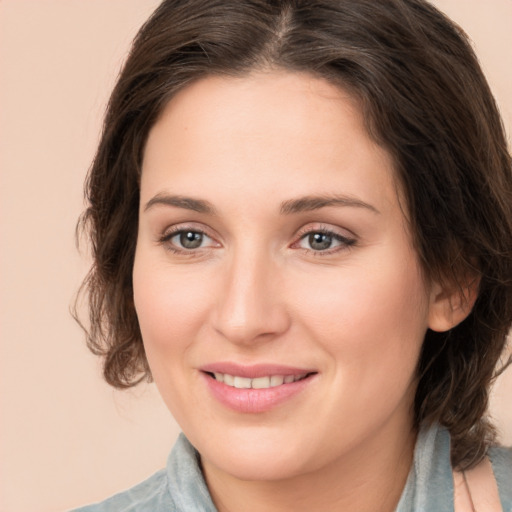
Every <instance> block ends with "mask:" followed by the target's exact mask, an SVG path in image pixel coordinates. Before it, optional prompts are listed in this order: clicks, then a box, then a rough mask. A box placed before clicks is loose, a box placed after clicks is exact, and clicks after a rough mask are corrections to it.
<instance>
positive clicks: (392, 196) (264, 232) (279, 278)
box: [133, 70, 465, 512]
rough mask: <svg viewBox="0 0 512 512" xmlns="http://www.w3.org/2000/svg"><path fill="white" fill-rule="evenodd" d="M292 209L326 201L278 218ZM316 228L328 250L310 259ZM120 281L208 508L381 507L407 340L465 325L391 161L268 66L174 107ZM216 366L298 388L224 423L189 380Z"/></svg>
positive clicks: (397, 481)
mask: <svg viewBox="0 0 512 512" xmlns="http://www.w3.org/2000/svg"><path fill="white" fill-rule="evenodd" d="M166 196H167V197H168V196H180V197H187V198H193V199H199V200H203V201H207V202H208V203H209V204H210V205H211V207H212V209H214V211H194V210H191V209H189V208H188V207H184V206H187V205H183V204H181V205H179V206H176V205H172V204H164V203H165V202H166V201H165V200H162V198H163V197H166ZM305 196H308V197H310V196H320V197H323V198H332V197H334V196H336V197H338V198H339V197H343V198H344V203H341V204H331V205H328V206H324V207H322V208H317V209H314V210H309V211H298V212H297V211H296V212H294V213H283V212H282V210H283V203H285V204H289V203H286V202H287V201H288V202H289V201H291V200H295V199H297V198H302V197H305ZM171 202H172V201H171ZM167 203H169V201H167ZM363 203H364V204H363ZM401 203H402V204H401ZM180 229H181V230H186V231H192V232H195V233H205V235H203V238H202V241H201V242H200V246H199V247H197V248H195V249H186V248H184V247H183V245H180V236H179V230H180ZM319 230H324V231H326V230H327V231H329V232H332V233H333V235H332V236H333V238H332V245H331V247H329V248H328V249H327V250H318V249H317V247H318V246H315V247H312V245H311V239H310V238H309V235H310V234H311V233H315V232H316V233H318V231H319ZM176 233H178V234H176ZM199 236H201V235H199ZM336 236H337V237H342V238H340V239H339V240H338V239H336ZM347 240H349V242H347ZM133 284H134V299H135V305H136V309H137V314H138V318H139V323H140V328H141V332H142V336H143V339H144V344H145V349H146V353H147V357H148V361H149V364H150V367H151V371H152V374H153V377H154V380H155V382H156V384H157V386H158V388H159V391H160V393H161V395H162V397H163V399H164V401H165V403H166V404H167V406H168V408H169V409H170V411H171V412H172V414H173V415H174V416H175V418H176V420H177V421H178V423H179V424H180V426H181V427H182V429H183V431H184V432H185V434H186V435H187V437H188V438H189V440H190V441H191V442H192V444H193V445H194V446H195V447H196V448H197V450H198V451H199V453H200V454H201V463H202V467H203V472H204V475H205V478H206V481H207V484H208V486H209V489H210V492H211V494H212V497H213V499H214V501H215V504H216V506H217V507H218V509H219V510H220V511H232V510H244V511H248V512H250V511H263V510H264V511H266V512H269V511H277V510H325V511H328V510H358V511H362V512H364V511H366V510H368V511H370V510H371V511H374V510H380V511H386V510H393V509H394V507H395V506H396V504H397V502H398V500H399V497H400V494H401V491H402V489H403V486H404V485H405V481H406V478H407V474H408V472H409V468H410V464H411V460H412V454H413V447H414V442H415V437H416V433H415V432H414V430H413V427H412V404H413V399H414V391H415V387H416V381H415V368H416V364H417V361H418V357H419V352H420V349H421V344H422V341H423V338H424V335H425V332H426V329H427V328H428V327H431V328H433V329H436V330H444V329H446V328H449V327H451V326H452V325H454V324H455V323H456V322H458V321H460V320H461V319H462V317H463V316H464V315H465V312H464V311H462V310H461V311H460V312H457V308H454V307H453V302H454V299H453V296H452V295H450V293H449V292H448V291H446V290H445V289H443V288H442V287H441V286H440V285H438V284H436V283H426V282H425V279H424V277H423V274H422V271H421V267H420V264H419V261H418V257H417V254H416V252H415V250H414V248H413V245H412V240H411V234H410V232H409V230H408V224H407V221H406V218H405V217H404V212H403V201H402V202H401V201H400V191H399V186H398V185H397V183H396V180H395V174H394V170H393V161H392V159H391V157H390V155H389V154H388V153H387V151H386V150H384V149H383V148H381V147H379V146H378V145H377V144H376V143H375V142H373V140H371V139H370V137H369V136H368V134H367V132H366V130H365V128H364V123H363V119H362V116H361V113H360V110H359V107H358V104H357V102H356V101H355V100H354V99H353V98H351V97H350V96H349V95H348V94H347V93H346V92H344V91H343V90H340V89H339V88H338V87H335V86H334V85H331V84H330V83H328V82H326V81H324V80H323V79H319V78H315V77H313V76H310V75H307V74H299V73H288V72H284V71H277V70H273V71H267V72H263V71H259V72H254V73H252V74H250V75H247V76H244V77H241V78H233V77H229V78H223V77H208V78H205V79H202V80H200V81H198V82H196V83H194V84H192V85H190V86H188V87H187V88H185V89H184V90H182V91H181V92H180V93H178V94H177V95H176V96H175V97H174V98H173V99H172V100H171V101H170V103H169V104H168V105H167V106H166V108H165V109H164V110H163V112H162V114H161V116H160V118H159V119H158V121H157V122H156V124H155V125H154V127H153V128H152V130H151V131H150V134H149V139H148V142H147V146H146V149H145V154H144V161H143V170H142V178H141V206H140V222H139V232H138V241H137V250H136V256H135V264H134V271H133ZM454 311H455V312H454ZM218 361H231V362H235V363H238V364H242V365H249V364H256V363H267V364H268V363H274V364H285V365H290V366H294V367H299V368H309V369H314V370H315V372H316V374H315V376H314V378H312V379H311V381H310V382H309V383H308V384H307V386H306V387H305V388H304V390H303V391H301V392H300V393H298V394H296V395H294V396H293V397H291V398H290V399H289V400H287V401H285V402H284V403H282V404H280V405H279V406H277V407H274V408H272V409H271V410H269V411H266V412H263V413H257V414H251V413H243V412H238V411H234V410H232V409H230V408H228V407H226V406H225V405H223V404H221V403H219V401H218V400H217V399H215V398H214V397H213V395H212V394H211V392H210V391H209V389H208V387H207V386H206V385H205V378H204V374H202V372H201V371H200V368H201V367H202V366H204V365H206V364H210V363H215V362H218Z"/></svg>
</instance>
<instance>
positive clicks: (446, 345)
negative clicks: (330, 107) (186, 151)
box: [80, 0, 512, 469]
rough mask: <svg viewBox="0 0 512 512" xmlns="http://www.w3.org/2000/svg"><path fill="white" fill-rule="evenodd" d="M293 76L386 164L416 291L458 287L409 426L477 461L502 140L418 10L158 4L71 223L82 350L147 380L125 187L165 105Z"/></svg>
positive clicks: (477, 74)
mask: <svg viewBox="0 0 512 512" xmlns="http://www.w3.org/2000/svg"><path fill="white" fill-rule="evenodd" d="M268 67H274V68H282V69H286V70H291V71H305V72H309V73H313V74H315V75H317V76H321V77H324V78H326V79H328V80H330V81H331V82H334V83H336V84H339V85H340V86H341V87H343V88H345V89H347V90H349V91H350V92H351V93H352V94H354V95H355V96H356V97H357V98H358V99H359V100H360V103H361V105H362V108H363V113H364V116H365V119H366V123H367V126H368V131H369V133H370V134H371V136H372V137H373V138H374V139H375V140H377V141H378V142H379V144H381V145H382V146H383V147H385V148H386V149H387V150H388V151H389V152H390V153H391V154H392V155H393V157H394V159H395V164H396V170H397V175H398V177H399V181H400V182H401V185H402V188H403V190H404V193H405V197H406V200H407V208H406V211H407V215H408V217H409V220H410V224H411V227H412V232H413V236H414V242H415V246H416V249H417V251H418V254H419V257H420V259H421V262H422V265H423V268H424V271H425V274H426V276H427V277H428V278H436V279H444V280H445V281H446V282H452V283H458V284H460V285H461V286H464V282H463V280H464V279H466V277H465V276H475V274H476V275H478V277H479V278H480V287H479V294H478V298H477V301H476V303H475V305H474V307H473V310H472V312H471V313H470V315H469V316H468V318H467V319H466V320H465V321H464V322H462V323H461V324H460V325H458V326H456V327H455V328H453V329H452V330H450V331H449V332H446V333H436V332H432V331H428V332H427V335H426V338H425V341H424V343H423V349H422V354H421V357H420V361H419V367H418V388H417V392H416V398H415V419H416V423H417V424H418V425H419V424H420V423H422V422H432V421H439V422H440V423H441V424H444V425H445V426H446V427H448V429H449V430H450V433H451V435H452V461H453V463H454V465H455V466H456V467H459V468H462V469H464V468H467V467H471V466H472V465H474V464H475V463H476V462H477V461H478V460H480V459H481V457H482V456H483V454H484V453H485V451H486V449H487V445H488V443H489V441H490V440H491V438H492V434H493V429H492V427H491V426H490V425H489V424H488V423H487V422H486V420H485V419H484V414H485V412H486V409H487V405H488V391H489V386H490V383H491V381H492V378H493V373H494V371H495V368H496V364H497V362H498V361H499V359H500V355H501V354H502V353H503V349H504V346H505V343H506V336H507V332H508V330H509V328H510V325H511V323H512V172H511V159H510V155H509V153H508V151H507V146H506V140H505V136H504V130H503V127H502V124H501V120H500V117H499V114H498V111H497V108H496V105H495V102H494V100H493V97H492V94H491V92H490V90H489V87H488V85H487V82H486V80H485V78H484V76H483V74H482V71H481V69H480V67H479V65H478V62H477V59H476V57H475V55H474V53H473V51H472V49H471V46H470V44H469V43H468V39H467V37H466V36H465V34H464V33H463V32H462V30H461V29H460V28H458V27H457V26H456V25H455V24H454V23H452V22H451V21H450V20H448V19H447V18H446V17H445V16H444V15H443V14H441V13H440V12H439V11H437V10H436V9H435V8H434V7H433V6H432V5H430V4H429V3H427V2H426V1H422V0H379V1H378V2H375V1H374V0H346V1H340V0H172V1H164V2H162V4H161V5H160V6H159V7H158V9H157V10H156V11H155V13H154V14H153V15H152V17H151V18H150V19H149V20H148V21H147V22H146V23H145V25H144V26H143V27H142V28H141V30H140V32H139V33H138V35H137V37H136V39H135V41H134V44H133V47H132V49H131V53H130V55H129V57H128V59H127V61H126V63H125V65H124V68H123V70H122V72H121V74H120V76H119V79H118V81H117V84H116V86H115V89H114V91H113V93H112V96H111V99H110V103H109V105H108V109H107V112H106V117H105V122H104V127H103V134H102V138H101V141H100V144H99V148H98V151H97V154H96V157H95V160H94V163H93V165H92V167H91V169H90V172H89V175H88V179H87V183H86V195H87V199H88V201H89V207H88V208H87V210H86V212H85V213H84V215H83V217H82V221H81V222H82V223H81V224H80V226H81V227H82V228H84V229H85V230H88V234H89V237H90V240H91V241H92V251H93V257H94V264H93V267H92V269H91V271H90V273H89V275H88V276H87V278H86V280H85V281H84V284H83V288H82V291H84V292H86V293H87V295H88V300H89V313H90V325H89V328H88V345H89V347H90V348H91V350H92V351H93V352H94V353H96V354H99V355H101V356H103V357H104V376H105V379H106V380H107V381H108V382H109V383H110V384H112V385H113V386H116V387H120V388H125V387H130V386H133V385H134V384H136V383H138V382H140V381H141V380H143V379H145V378H147V379H151V375H150V370H149V367H148V364H147V361H146V357H145V353H144V348H143V344H142V340H141V334H140V330H139V327H138V322H137V316H136V313H135V309H134V304H133V297H132V295H133V290H132V267H133V260H134V252H135V245H136V236H137V222H138V218H137V216H138V203H139V177H140V170H141V161H142V155H143V151H144V144H145V141H146V138H147V135H148V132H149V130H150V128H151V127H152V125H153V124H154V122H155V120H156V118H157V116H158V115H159V113H160V112H161V110H162V108H163V107H164V105H165V104H166V103H167V102H168V101H169V100H170V98H172V97H173V95H174V94H175V93H176V92H177V91H178V90H180V89H182V88H183V87H186V86H187V84H189V83H191V82H192V81H194V80H198V79H199V78H201V77H204V76H207V75H211V74H224V75H226V74H227V75H238V76H239V75H243V74H244V73H248V72H250V71H251V70H254V69H258V68H268Z"/></svg>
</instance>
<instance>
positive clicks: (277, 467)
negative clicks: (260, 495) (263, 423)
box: [196, 432, 312, 481]
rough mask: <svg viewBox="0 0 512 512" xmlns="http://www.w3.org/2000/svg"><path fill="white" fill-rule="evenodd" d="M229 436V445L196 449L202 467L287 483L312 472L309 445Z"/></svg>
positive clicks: (260, 436)
mask: <svg viewBox="0 0 512 512" xmlns="http://www.w3.org/2000/svg"><path fill="white" fill-rule="evenodd" d="M255 434H256V435H253V436H251V435H240V436H230V435H226V437H225V439H226V442H219V443H216V444H215V446H212V443H211V439H209V440H206V442H205V444H204V446H206V447H207V448H206V449H205V450H202V449H201V446H200V445H199V446H196V448H197V449H198V451H199V452H200V453H201V460H202V462H203V466H204V465H205V462H207V463H210V464H211V465H212V466H215V467H216V468H217V469H219V470H221V471H223V472H226V473H229V474H230V475H231V476H233V477H235V478H237V479H240V480H248V481H254V480H258V481H272V480H274V481H276V480H285V479H287V478H291V477H294V476H297V475H299V474H301V473H303V472H305V471H310V470H311V462H312V461H309V460H308V457H307V454H306V453H305V452H304V446H308V443H307V442H304V441H301V442H298V440H297V442H294V441H293V440H290V439H288V440H285V439H283V438H282V437H281V436H276V437H272V436H268V435H267V436H265V435H264V434H263V433H261V432H259V433H255Z"/></svg>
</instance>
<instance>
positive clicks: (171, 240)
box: [160, 228, 217, 252]
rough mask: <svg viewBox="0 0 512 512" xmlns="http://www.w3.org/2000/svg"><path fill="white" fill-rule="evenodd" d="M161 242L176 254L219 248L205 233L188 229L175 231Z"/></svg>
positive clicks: (169, 233)
mask: <svg viewBox="0 0 512 512" xmlns="http://www.w3.org/2000/svg"><path fill="white" fill-rule="evenodd" d="M160 242H161V243H163V244H164V245H166V246H167V248H169V249H170V250H172V251H175V252H190V251H194V250H196V249H206V248H210V247H216V246H217V243H216V242H215V241H214V240H213V239H212V238H211V237H209V236H208V235H207V234H206V233H204V232H203V231H200V230H198V229H186V228H185V229H180V228H178V229H173V230H172V231H170V232H167V233H165V234H164V236H163V237H162V238H161V239H160Z"/></svg>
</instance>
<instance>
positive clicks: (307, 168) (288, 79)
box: [141, 71, 396, 207]
mask: <svg viewBox="0 0 512 512" xmlns="http://www.w3.org/2000/svg"><path fill="white" fill-rule="evenodd" d="M212 183H216V184H217V185H218V186H219V189H222V190H223V191H232V192H237V193H243V194H244V195H245V196H246V198H247V199H250V198H251V197H252V198H254V199H255V200H257V199H258V197H257V194H258V193H259V192H262V193H264V194H265V196H266V199H268V200H269V199H271V197H272V195H273V194H274V192H275V193H276V194H278V193H281V192H282V193H286V194H287V195H289V196H294V195H304V194H305V193H307V192H308V191H309V192H315V193H323V194H329V193H332V192H333V190H332V189H333V188H337V189H338V190H336V191H335V192H337V193H348V194H356V195H361V194H362V195H364V196H366V197H367V198H372V200H373V201H377V202H378V203H380V207H389V204H387V203H390V202H391V203H394V202H396V184H395V180H394V170H393V162H392V158H391V156H390V155H389V153H388V152H387V151H386V150H384V149H383V148H382V147H380V146H379V145H377V144H376V143H375V142H374V141H373V140H372V139H371V138H370V137H369V135H368V133H367V130H366V128H365V123H364V119H363V116H362V114H361V109H360V108H359V105H358V102H357V100H356V99H355V98H354V97H353V96H351V95H350V94H349V93H348V92H346V91H345V90H343V89H342V88H340V87H338V86H335V85H333V84H331V83H330V82H328V81H326V80H324V79H321V78H318V77H315V76H312V75H310V74H305V73H290V72H284V71H272V72H258V73H252V74H249V75H246V76H243V77H240V78H233V77H219V76H211V77H207V78H204V79H202V80H199V81H197V82H195V83H193V84H191V85H189V86H188V87H186V88H185V89H183V90H182V91H180V92H179V93H178V94H177V95H176V96H175V97H174V98H173V99H172V100H171V101H170V102H169V103H168V104H167V106H166V107H165V108H164V110H163V112H162V114H161V116H160V117H159V119H158V121H157V122H156V124H155V125H154V127H153V128H152V130H151V131H150V134H149V137H148V141H147V144H146V150H145V154H144V160H143V173H142V191H141V192H142V194H143V195H144V196H147V194H149V193H152V194H156V193H158V192H161V191H162V190H158V189H159V188H162V187H164V188H166V187H167V188H168V187H171V188H173V189H177V190H176V191H177V192H179V193H183V194H187V195H190V194H197V193H198V185H200V190H202V191H204V193H208V190H207V189H208V187H207V184H210V185H211V184H212ZM283 185H284V186H283ZM173 192H174V190H173Z"/></svg>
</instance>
